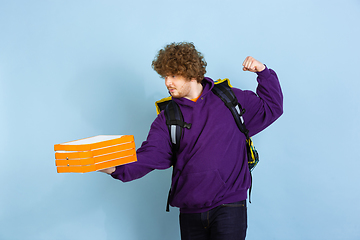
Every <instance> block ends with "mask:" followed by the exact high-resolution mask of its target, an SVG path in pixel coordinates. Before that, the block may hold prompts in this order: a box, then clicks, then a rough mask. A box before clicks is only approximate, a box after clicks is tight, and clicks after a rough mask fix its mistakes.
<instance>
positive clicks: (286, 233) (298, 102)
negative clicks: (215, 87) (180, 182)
mask: <svg viewBox="0 0 360 240" xmlns="http://www.w3.org/2000/svg"><path fill="white" fill-rule="evenodd" d="M359 23H360V1H359V0H345V1H334V0H328V1H324V0H321V1H316V0H301V1H300V0H299V1H285V0H275V1H265V0H254V1H233V0H223V1H213V0H212V1H209V0H208V1H194V0H191V1H190V0H184V1H164V0H154V1H145V0H133V1H114V0H102V1H97V0H87V1H81V0H72V1H56V0H53V1H50V0H49V1H36V0H33V1H16V0H14V1H5V0H1V1H0V36H1V37H0V116H1V117H0V183H1V185H0V239H4V240H18V239H22V240H23V239H29V240H42V239H44V240H49V239H59V240H64V239H69V240H71V239H87V240H93V239H94V240H95V239H96V240H102V239H104V240H115V239H127V240H143V239H154V240H162V239H164V240H165V239H166V240H168V239H180V236H179V235H180V234H179V228H178V210H177V209H175V208H172V209H171V213H166V212H165V205H166V197H167V192H168V187H169V184H170V176H171V170H170V169H169V170H165V171H154V172H152V173H150V174H148V175H147V176H145V177H144V178H142V179H140V180H136V181H134V182H130V183H122V182H120V181H116V180H114V179H112V178H111V177H109V176H107V175H106V174H103V173H87V174H58V173H56V167H55V159H54V151H53V145H54V144H57V143H62V142H66V141H71V140H76V139H80V138H85V137H90V136H95V135H101V134H132V135H134V136H135V139H136V145H137V147H139V146H140V144H141V142H142V141H143V140H145V138H146V135H147V132H148V130H149V127H150V124H151V122H152V121H153V119H154V118H155V117H156V113H155V107H154V101H156V100H158V99H160V98H162V97H165V96H167V91H166V88H165V86H164V82H163V80H162V79H161V78H159V76H158V75H157V74H156V72H154V71H153V70H152V69H151V67H150V65H151V61H152V60H153V58H154V56H155V54H156V53H157V51H158V50H159V49H160V48H162V47H163V46H165V45H166V44H168V43H171V42H178V41H191V42H194V43H195V45H196V46H197V48H198V50H199V51H201V52H202V53H203V54H204V56H205V59H206V61H207V62H208V68H207V70H208V73H207V76H209V77H212V78H214V79H218V78H230V80H231V82H232V84H233V85H234V86H235V87H239V88H242V89H252V90H254V89H255V87H256V81H255V74H253V73H249V72H243V71H242V70H241V64H242V61H243V60H244V59H245V57H246V56H248V55H251V56H253V57H255V58H257V59H259V60H260V61H262V62H264V63H266V64H267V65H268V66H269V67H270V68H273V69H275V70H276V72H277V73H278V76H279V78H280V81H281V84H282V87H283V92H284V115H283V116H282V117H281V118H280V119H279V120H278V121H277V122H275V123H274V124H273V125H272V126H270V127H269V128H268V129H266V130H265V131H263V132H262V133H261V134H259V135H257V136H255V137H254V141H255V144H256V147H257V149H258V150H259V152H260V155H261V157H260V160H261V162H260V165H259V166H258V167H257V168H256V170H255V172H254V174H253V178H254V188H253V193H252V204H250V205H249V207H248V213H249V229H248V239H253V240H256V239H276V240H285V239H286V240H288V239H294V240H304V239H306V240H311V239H314V240H315V239H317V240H318V239H334V240H335V239H339V240H340V239H341V240H344V239H349V240H350V239H360V230H359V226H358V225H359V215H360V205H359V200H360V191H359V180H360V177H359V167H360V163H359V159H360V154H359V147H360V144H359V143H360V134H359V132H360V129H359V124H358V123H359V118H360V108H359V103H360V101H359V95H358V92H359V91H358V89H359V87H360V83H359V80H360V78H359V73H358V72H359V64H360V47H359V43H360V27H359Z"/></svg>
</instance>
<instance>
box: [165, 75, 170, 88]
mask: <svg viewBox="0 0 360 240" xmlns="http://www.w3.org/2000/svg"><path fill="white" fill-rule="evenodd" d="M165 85H166V86H170V85H171V80H170V78H169V77H165Z"/></svg>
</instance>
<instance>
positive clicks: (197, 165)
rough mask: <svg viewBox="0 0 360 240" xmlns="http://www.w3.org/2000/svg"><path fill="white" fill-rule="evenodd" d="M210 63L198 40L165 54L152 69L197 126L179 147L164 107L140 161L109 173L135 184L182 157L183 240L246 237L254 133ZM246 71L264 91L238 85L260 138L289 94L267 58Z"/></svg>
mask: <svg viewBox="0 0 360 240" xmlns="http://www.w3.org/2000/svg"><path fill="white" fill-rule="evenodd" d="M206 65H207V64H206V62H205V60H204V58H203V56H202V55H201V53H200V52H198V51H197V50H196V49H195V47H194V45H193V44H192V43H186V42H182V43H173V44H169V45H167V46H166V47H165V48H164V49H162V50H160V51H159V53H158V55H157V56H156V57H155V59H154V61H153V63H152V67H153V68H154V70H155V71H156V72H157V73H158V74H159V75H160V76H161V77H163V78H164V79H165V85H166V87H167V89H168V90H169V93H170V95H171V96H172V99H173V101H175V102H176V103H177V104H178V105H179V107H180V109H181V112H182V114H183V117H184V121H185V122H188V123H191V124H192V126H191V128H190V129H186V128H184V130H183V134H182V138H181V142H180V147H179V149H178V151H177V152H173V151H172V143H171V140H170V135H169V131H168V127H167V125H166V119H165V116H164V112H163V111H162V112H161V113H160V114H159V115H158V116H157V118H156V119H155V120H154V122H153V123H152V125H151V129H150V131H149V135H148V137H147V140H146V141H144V142H143V144H142V146H141V147H140V148H139V149H138V150H137V159H138V161H137V162H135V163H130V164H127V165H123V166H117V167H116V168H115V167H114V168H109V169H105V170H103V172H106V173H108V174H111V176H112V177H113V178H115V179H119V180H121V181H124V182H126V181H131V180H134V179H137V178H140V177H142V176H144V175H145V174H147V173H149V172H150V171H152V170H154V169H167V168H169V167H171V165H172V158H173V155H175V158H176V163H175V166H173V177H172V184H171V186H172V187H171V188H172V191H171V194H170V198H169V200H170V205H171V206H174V207H179V208H180V230H181V239H183V240H187V239H198V240H203V239H204V240H205V239H218V240H231V239H245V235H246V229H247V209H246V199H247V190H248V189H249V187H250V185H251V177H250V172H249V168H248V164H247V154H246V138H245V135H244V134H243V133H242V132H241V131H240V130H239V128H238V127H237V125H236V123H235V120H234V117H233V116H232V114H231V112H230V110H229V109H228V108H227V107H226V106H225V105H224V103H223V102H222V100H221V99H220V98H219V97H218V96H216V95H215V94H214V93H213V92H212V91H211V89H212V88H213V86H214V82H213V80H211V79H210V78H207V77H204V74H205V73H206V70H205V68H206ZM243 70H244V71H250V72H254V73H256V74H257V75H258V77H257V81H258V87H257V91H256V92H257V94H255V93H254V92H251V91H243V90H240V89H236V88H233V91H234V93H235V95H236V97H237V99H238V101H239V103H240V104H241V105H242V107H243V108H244V109H245V110H246V112H245V114H244V115H243V118H244V121H245V124H246V127H247V129H248V130H249V135H250V136H253V135H255V134H257V133H258V132H260V131H262V130H263V129H265V128H266V127H267V126H269V125H270V124H271V123H272V122H274V121H275V120H276V119H277V118H278V117H279V116H280V115H281V114H282V112H283V108H282V102H283V96H282V92H281V88H280V84H279V81H278V79H277V76H276V73H275V72H274V71H273V70H270V69H268V68H267V67H266V66H265V65H264V64H262V63H261V62H259V61H257V60H256V59H254V58H253V57H247V58H246V59H245V61H244V62H243Z"/></svg>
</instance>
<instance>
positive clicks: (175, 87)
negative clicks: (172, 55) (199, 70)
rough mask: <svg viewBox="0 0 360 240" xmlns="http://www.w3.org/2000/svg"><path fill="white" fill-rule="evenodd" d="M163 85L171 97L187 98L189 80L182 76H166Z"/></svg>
mask: <svg viewBox="0 0 360 240" xmlns="http://www.w3.org/2000/svg"><path fill="white" fill-rule="evenodd" d="M165 85H166V87H167V89H168V90H169V93H170V94H171V96H172V97H173V98H182V97H184V98H189V97H188V96H189V94H190V90H191V84H190V80H188V79H186V78H184V77H182V76H166V77H165Z"/></svg>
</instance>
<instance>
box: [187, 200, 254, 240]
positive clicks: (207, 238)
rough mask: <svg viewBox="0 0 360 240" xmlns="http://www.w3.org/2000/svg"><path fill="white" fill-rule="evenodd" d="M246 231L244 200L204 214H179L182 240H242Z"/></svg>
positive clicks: (221, 206)
mask: <svg viewBox="0 0 360 240" xmlns="http://www.w3.org/2000/svg"><path fill="white" fill-rule="evenodd" d="M246 229H247V208H246V200H244V201H240V202H235V203H231V204H223V205H220V206H218V207H216V208H214V209H211V210H210V211H207V212H204V213H180V231H181V239H182V240H244V239H245V236H246Z"/></svg>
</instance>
